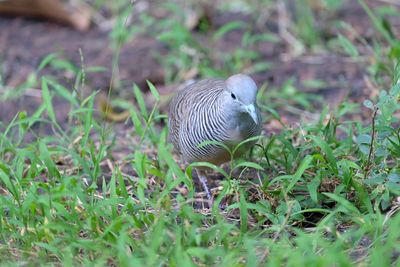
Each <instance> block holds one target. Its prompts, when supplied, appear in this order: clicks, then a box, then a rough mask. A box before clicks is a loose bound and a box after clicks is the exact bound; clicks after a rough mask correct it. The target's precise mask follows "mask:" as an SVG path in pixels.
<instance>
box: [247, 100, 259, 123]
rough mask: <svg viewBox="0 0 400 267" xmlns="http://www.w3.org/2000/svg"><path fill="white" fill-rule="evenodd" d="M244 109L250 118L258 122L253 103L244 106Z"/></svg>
mask: <svg viewBox="0 0 400 267" xmlns="http://www.w3.org/2000/svg"><path fill="white" fill-rule="evenodd" d="M244 109H245V111H246V112H247V113H249V115H250V116H251V118H252V119H253V121H254V122H255V123H256V124H258V116H257V112H256V107H255V106H254V105H253V104H250V105H247V106H244Z"/></svg>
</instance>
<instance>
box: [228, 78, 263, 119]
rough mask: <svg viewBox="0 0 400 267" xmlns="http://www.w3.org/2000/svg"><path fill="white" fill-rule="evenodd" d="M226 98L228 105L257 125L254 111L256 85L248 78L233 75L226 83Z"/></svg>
mask: <svg viewBox="0 0 400 267" xmlns="http://www.w3.org/2000/svg"><path fill="white" fill-rule="evenodd" d="M225 83H226V92H225V95H226V98H227V99H228V100H227V101H228V103H229V104H230V105H231V106H232V107H233V108H234V109H236V110H237V111H238V112H241V113H248V114H249V115H250V117H251V118H252V119H253V120H254V122H255V123H256V124H258V117H257V111H256V96H257V90H258V88H257V85H256V83H255V82H254V81H253V79H252V78H251V77H250V76H247V75H245V74H235V75H232V76H230V77H229V78H228V79H227V80H226V81H225Z"/></svg>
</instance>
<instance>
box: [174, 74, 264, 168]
mask: <svg viewBox="0 0 400 267" xmlns="http://www.w3.org/2000/svg"><path fill="white" fill-rule="evenodd" d="M224 91H225V93H226V83H225V81H224V80H219V79H207V80H202V81H199V82H197V83H194V84H191V85H189V86H188V87H186V88H185V89H183V90H182V91H180V92H178V94H177V95H176V96H175V97H174V99H173V100H172V101H171V104H170V107H169V120H168V126H169V141H170V142H171V143H172V144H173V145H174V148H175V150H176V151H177V152H179V153H181V154H182V156H183V160H184V161H186V162H188V163H191V162H195V161H206V162H211V163H213V164H221V163H223V162H226V161H229V160H230V154H229V152H228V151H227V150H226V149H225V148H223V147H221V146H220V145H218V144H206V145H203V144H204V142H206V141H212V142H220V143H222V144H224V145H226V146H228V147H232V146H235V145H237V144H238V143H240V142H241V141H243V140H245V139H247V138H250V137H252V136H256V135H259V134H260V132H261V127H260V114H259V111H258V109H256V111H257V116H258V124H256V123H255V122H254V121H253V120H252V119H251V117H249V116H248V115H247V117H243V116H246V114H245V115H243V114H239V113H238V112H233V111H232V110H230V109H229V108H228V106H227V104H226V99H224V97H225V98H226V94H225V96H224ZM254 104H255V103H254ZM252 144H254V142H252V143H248V144H247V145H246V146H245V148H246V147H247V148H248V146H250V145H252ZM239 154H240V153H239ZM235 156H238V154H235Z"/></svg>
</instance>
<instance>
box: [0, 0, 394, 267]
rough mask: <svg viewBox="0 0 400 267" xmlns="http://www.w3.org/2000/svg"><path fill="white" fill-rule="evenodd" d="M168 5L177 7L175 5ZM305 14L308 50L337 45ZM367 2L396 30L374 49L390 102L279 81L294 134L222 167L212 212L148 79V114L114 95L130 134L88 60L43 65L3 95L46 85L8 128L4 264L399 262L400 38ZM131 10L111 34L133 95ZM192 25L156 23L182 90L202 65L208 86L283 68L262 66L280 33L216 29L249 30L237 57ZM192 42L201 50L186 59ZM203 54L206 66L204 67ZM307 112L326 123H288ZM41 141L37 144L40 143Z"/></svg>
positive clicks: (1, 132)
mask: <svg viewBox="0 0 400 267" xmlns="http://www.w3.org/2000/svg"><path fill="white" fill-rule="evenodd" d="M266 2H268V1H266ZM327 2H331V1H327ZM360 2H361V3H364V2H363V1H360ZM249 3H250V5H253V7H255V8H256V7H257V6H256V5H255V4H254V3H253V2H251V1H250V2H249ZM103 4H104V3H101V1H98V2H96V3H94V4H93V5H99V6H101V5H103ZM254 5H255V6H254ZM270 6H272V4H270ZM169 8H170V9H172V11H174V10H175V12H177V10H176V6H175V5H171V6H170V7H169ZM174 8H175V9H174ZM271 8H273V7H271ZM304 8H305V11H302V9H301V10H299V12H305V13H301V14H300V15H302V16H298V19H299V20H303V21H304V25H305V26H304V27H303V28H302V31H296V30H295V29H293V30H294V34H296V35H297V36H299V40H300V41H301V42H302V43H303V44H304V48H305V49H312V47H313V46H314V47H315V46H320V47H325V49H329V48H327V43H324V41H322V39H321V38H320V36H319V35H318V34H319V32H313V33H312V34H311V33H310V31H308V30H307V29H306V27H312V25H313V23H314V22H313V21H314V17H308V18H307V17H306V16H307V15H308V14H310V12H313V9H312V6H306V7H304ZM336 8H337V6H334V7H333V9H336ZM363 8H364V9H366V11H367V13H368V16H369V17H370V18H371V21H372V23H373V24H374V26H375V27H376V29H377V32H378V33H379V34H380V35H382V36H383V38H382V39H381V38H380V37H376V40H374V41H375V45H374V47H373V51H374V54H373V56H374V57H376V59H377V60H376V61H375V63H371V65H369V66H365V68H366V69H370V70H373V71H370V72H369V78H370V79H371V80H373V81H374V82H375V84H376V85H377V86H379V89H378V90H379V94H378V96H377V97H376V98H374V99H371V100H368V99H364V100H365V101H364V102H363V104H361V103H354V102H352V101H351V100H346V101H345V102H343V103H342V104H341V105H340V106H339V107H337V108H336V109H334V110H329V109H328V108H323V109H321V110H316V106H318V105H321V103H322V104H324V99H322V98H320V97H317V96H315V95H313V94H309V93H304V92H301V91H300V90H298V89H297V88H296V86H295V84H294V80H293V79H292V77H287V82H286V83H285V84H284V85H283V86H282V87H280V88H267V89H266V90H265V87H263V88H262V89H261V90H260V93H259V96H258V103H259V106H260V109H261V111H262V114H263V120H264V122H265V123H268V122H270V121H271V120H276V121H278V122H280V124H281V131H280V132H279V133H277V134H273V135H271V134H269V133H267V134H266V135H265V136H263V137H261V138H260V140H259V142H258V144H257V145H255V146H254V148H253V149H252V151H250V153H248V154H247V155H246V156H245V157H244V158H243V159H238V160H235V161H232V162H231V164H229V171H226V169H222V168H219V167H218V166H211V167H213V169H214V170H215V173H214V174H212V177H219V178H222V177H223V178H224V179H221V180H220V182H219V185H221V187H220V188H219V189H218V193H217V195H218V196H217V198H216V201H215V203H214V205H213V207H212V208H211V209H208V208H207V205H205V206H206V207H205V208H202V202H201V198H202V197H204V193H203V192H200V187H196V186H195V183H194V181H193V179H192V173H191V170H192V168H193V167H195V166H198V165H205V163H195V164H192V165H191V166H188V167H187V168H186V169H185V167H184V166H182V165H181V164H180V162H179V160H178V161H177V160H176V159H177V157H175V156H174V155H173V154H172V153H171V150H172V149H171V148H172V147H171V145H170V144H168V143H167V142H166V136H167V129H166V127H165V122H166V115H165V114H162V112H161V111H160V103H161V101H162V98H163V96H160V94H159V92H158V91H157V89H156V87H155V86H154V85H153V84H151V83H150V82H148V83H147V85H148V88H149V90H150V92H151V94H150V97H151V100H152V101H151V103H153V106H152V107H150V108H149V107H148V103H147V102H146V99H147V98H146V97H147V96H145V95H144V94H143V93H142V90H144V88H139V87H138V86H136V85H132V89H131V90H132V93H131V95H132V96H133V97H134V98H135V103H136V104H135V105H132V104H131V102H130V101H125V100H123V99H118V97H117V99H113V100H115V103H116V104H117V105H118V106H119V107H122V108H124V109H125V110H127V111H128V112H129V114H130V116H129V119H128V122H127V123H129V124H130V125H131V127H130V129H129V131H128V132H122V133H120V132H118V131H117V130H116V129H117V128H116V127H114V125H113V124H112V123H110V122H107V121H104V120H102V119H101V117H99V116H98V114H99V113H100V112H99V110H98V107H97V106H96V104H95V103H96V101H95V98H96V95H97V91H96V89H95V88H94V89H93V90H92V92H91V93H90V94H87V93H85V92H84V91H83V88H84V86H85V83H86V79H87V75H88V74H90V72H93V71H104V69H103V68H86V67H85V64H84V62H85V60H84V59H85V54H84V51H81V57H82V59H81V64H80V65H79V66H75V65H74V64H72V63H70V62H68V61H66V60H61V59H60V58H59V57H58V55H57V54H51V55H49V56H48V57H46V58H45V59H43V61H42V63H41V64H40V65H39V66H38V68H37V70H36V72H35V73H33V74H32V75H31V76H30V78H29V79H28V80H27V82H26V84H25V85H22V86H21V87H20V88H18V90H17V91H13V88H8V89H7V88H6V91H5V94H4V95H3V97H2V98H1V99H3V98H4V99H5V101H7V99H10V98H12V97H18V96H19V95H18V94H20V93H21V92H23V91H24V90H25V89H26V88H28V87H31V86H32V85H36V86H39V85H40V87H41V92H42V96H41V97H42V104H41V105H40V106H39V107H38V109H37V111H36V112H34V113H33V114H27V113H26V112H25V111H24V110H21V111H20V112H19V113H18V114H16V115H15V117H14V119H13V120H12V121H11V122H9V123H8V122H7V123H6V122H1V121H0V208H1V212H0V263H1V264H3V265H28V266H31V265H32V266H35V265H39V264H47V265H66V266H70V265H110V264H115V265H121V266H257V265H260V266H353V265H359V266H390V265H393V266H396V265H398V264H399V260H398V255H399V253H400V251H399V242H400V214H399V213H396V211H397V210H398V209H399V207H400V199H399V198H398V196H399V195H400V129H399V121H398V120H399V119H398V114H399V112H400V104H399V97H400V85H399V83H398V80H399V77H400V67H399V66H400V65H399V63H398V56H396V51H398V48H397V46H398V40H396V39H395V38H394V37H392V36H390V34H388V33H387V32H386V30H385V28H384V27H382V24H380V23H381V21H382V20H381V18H380V17H379V16H378V14H377V13H374V11H373V10H370V9H369V8H368V7H367V6H364V5H363ZM115 12H117V11H115ZM329 12H334V11H332V10H329ZM117 13H118V12H117ZM118 14H119V17H118V21H117V23H116V26H115V28H114V30H113V31H112V33H111V34H110V45H111V46H112V47H113V49H115V57H114V61H113V66H114V69H113V71H114V72H113V73H114V76H113V79H116V80H117V81H116V82H115V81H114V82H113V81H112V82H110V84H117V86H122V85H121V84H119V83H118V74H117V70H116V66H117V64H118V59H119V49H120V47H121V45H122V44H123V43H124V42H128V41H129V40H130V38H134V36H135V34H137V33H138V31H137V30H135V29H134V26H132V25H127V19H126V16H127V15H128V14H127V12H121V13H118ZM149 17H150V15H149ZM142 19H143V18H142ZM179 19H181V18H180V17H179V16H177V15H176V14H175V16H170V17H168V19H167V20H168V21H163V22H162V23H161V22H157V20H151V19H150V20H146V21H150V22H149V25H148V27H149V28H152V27H153V28H152V29H155V31H157V32H158V31H160V32H162V34H161V35H158V40H160V41H162V42H165V43H166V45H167V46H168V48H169V53H168V54H167V56H165V57H160V60H161V63H162V65H163V66H164V67H165V68H166V70H167V71H169V72H167V78H166V81H167V82H178V81H180V80H181V79H182V77H184V73H185V72H187V71H189V70H190V69H192V68H198V76H200V77H204V76H216V75H226V74H228V73H233V72H239V71H247V72H250V73H262V72H263V71H265V69H266V68H269V67H271V65H269V64H266V62H262V60H261V59H260V58H259V54H258V52H256V51H255V50H254V45H256V43H257V42H258V41H260V40H268V41H271V42H276V41H277V40H276V38H279V36H276V35H271V34H270V33H260V32H256V31H255V30H254V29H253V28H252V27H250V26H249V25H247V24H241V23H236V22H232V23H231V24H227V25H224V26H222V27H220V28H219V29H215V30H214V32H212V33H211V34H210V36H208V37H209V38H210V42H217V41H218V40H219V39H221V38H224V36H226V34H228V32H230V31H233V30H235V29H238V28H241V27H243V28H245V34H244V36H243V39H242V40H241V42H240V44H238V45H237V48H236V50H235V52H234V53H232V54H230V53H228V52H226V53H220V54H219V53H215V52H213V51H210V50H209V49H210V48H208V47H204V46H203V45H202V44H200V43H199V42H198V40H197V39H196V37H195V36H194V34H193V33H192V32H191V31H189V30H187V29H185V28H184V27H182V26H180V24H179ZM154 24H155V25H154ZM165 25H169V26H170V27H171V28H168V27H165ZM301 25H303V24H301V23H300V24H298V26H301ZM310 34H311V35H310ZM336 41H337V44H338V45H339V47H342V49H343V51H344V52H345V54H348V55H349V56H350V57H352V58H357V57H358V56H360V53H361V52H359V51H358V48H357V46H356V45H355V44H353V43H351V41H350V40H349V39H347V38H346V37H345V36H344V35H338V37H337V40H336ZM182 46H189V47H191V48H193V49H194V51H195V52H194V53H192V54H191V53H189V54H185V53H181V52H179V51H181V50H179V49H181V48H182ZM371 47H372V46H371ZM335 49H337V47H336V48H335ZM215 54H217V58H215V56H216V55H215ZM211 55H212V56H211ZM381 55H384V56H383V57H382V56H381ZM196 57H200V58H202V60H204V61H202V62H206V63H204V64H200V63H199V62H198V61H196V60H193V59H194V58H196ZM221 62H222V65H219V64H220V63H221ZM374 64H376V65H374ZM378 65H379V66H378ZM218 66H223V67H222V68H218ZM382 66H384V67H382ZM44 68H52V69H53V70H56V71H57V70H69V71H71V72H72V73H74V74H75V82H74V86H73V88H66V87H65V86H63V85H62V82H61V81H59V80H58V79H57V77H53V76H49V75H43V74H42V73H41V70H42V69H44ZM383 75H386V76H387V77H390V80H391V81H392V82H391V84H388V83H387V79H386V80H385V79H380V78H379V77H382V76H383ZM0 80H2V79H0ZM323 82H324V81H322V83H323ZM116 89H118V88H116ZM129 90H130V89H129ZM113 93H114V92H110V95H109V97H111V95H113ZM55 97H58V98H62V99H63V101H66V102H67V103H69V105H70V111H69V114H68V123H67V124H65V123H61V122H59V121H58V120H57V116H56V114H57V107H55V106H54V99H55ZM293 110H294V112H296V111H298V110H302V111H304V112H309V113H312V114H317V117H316V118H314V119H313V120H304V121H300V120H299V121H297V126H298V127H291V125H288V124H286V123H285V122H284V118H283V116H284V114H287V112H292V113H293ZM360 111H368V112H369V114H370V116H369V118H368V119H367V120H366V121H360V120H358V119H357V118H358V117H356V116H354V115H358V114H359V113H360ZM314 117H315V116H314ZM354 118H356V119H354ZM39 129H50V133H48V134H43V133H42V134H40V133H39V131H38V130H39ZM47 132H48V131H47ZM28 136H33V137H38V138H33V139H34V141H31V142H26V138H27V137H28ZM127 151H128V152H127ZM216 173H219V174H216ZM220 203H227V208H226V209H224V210H221V209H220V208H219V207H218V206H219V204H220Z"/></svg>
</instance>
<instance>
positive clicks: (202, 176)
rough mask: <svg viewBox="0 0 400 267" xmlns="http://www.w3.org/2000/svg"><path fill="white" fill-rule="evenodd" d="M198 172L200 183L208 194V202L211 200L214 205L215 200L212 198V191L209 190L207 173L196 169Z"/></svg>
mask: <svg viewBox="0 0 400 267" xmlns="http://www.w3.org/2000/svg"><path fill="white" fill-rule="evenodd" d="M196 172H197V176H198V177H199V180H200V183H201V185H202V186H203V189H204V191H205V192H206V195H207V198H208V200H210V201H211V203H212V201H213V199H212V197H211V193H210V189H208V185H207V177H206V175H205V173H204V172H203V171H199V170H197V169H196Z"/></svg>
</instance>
